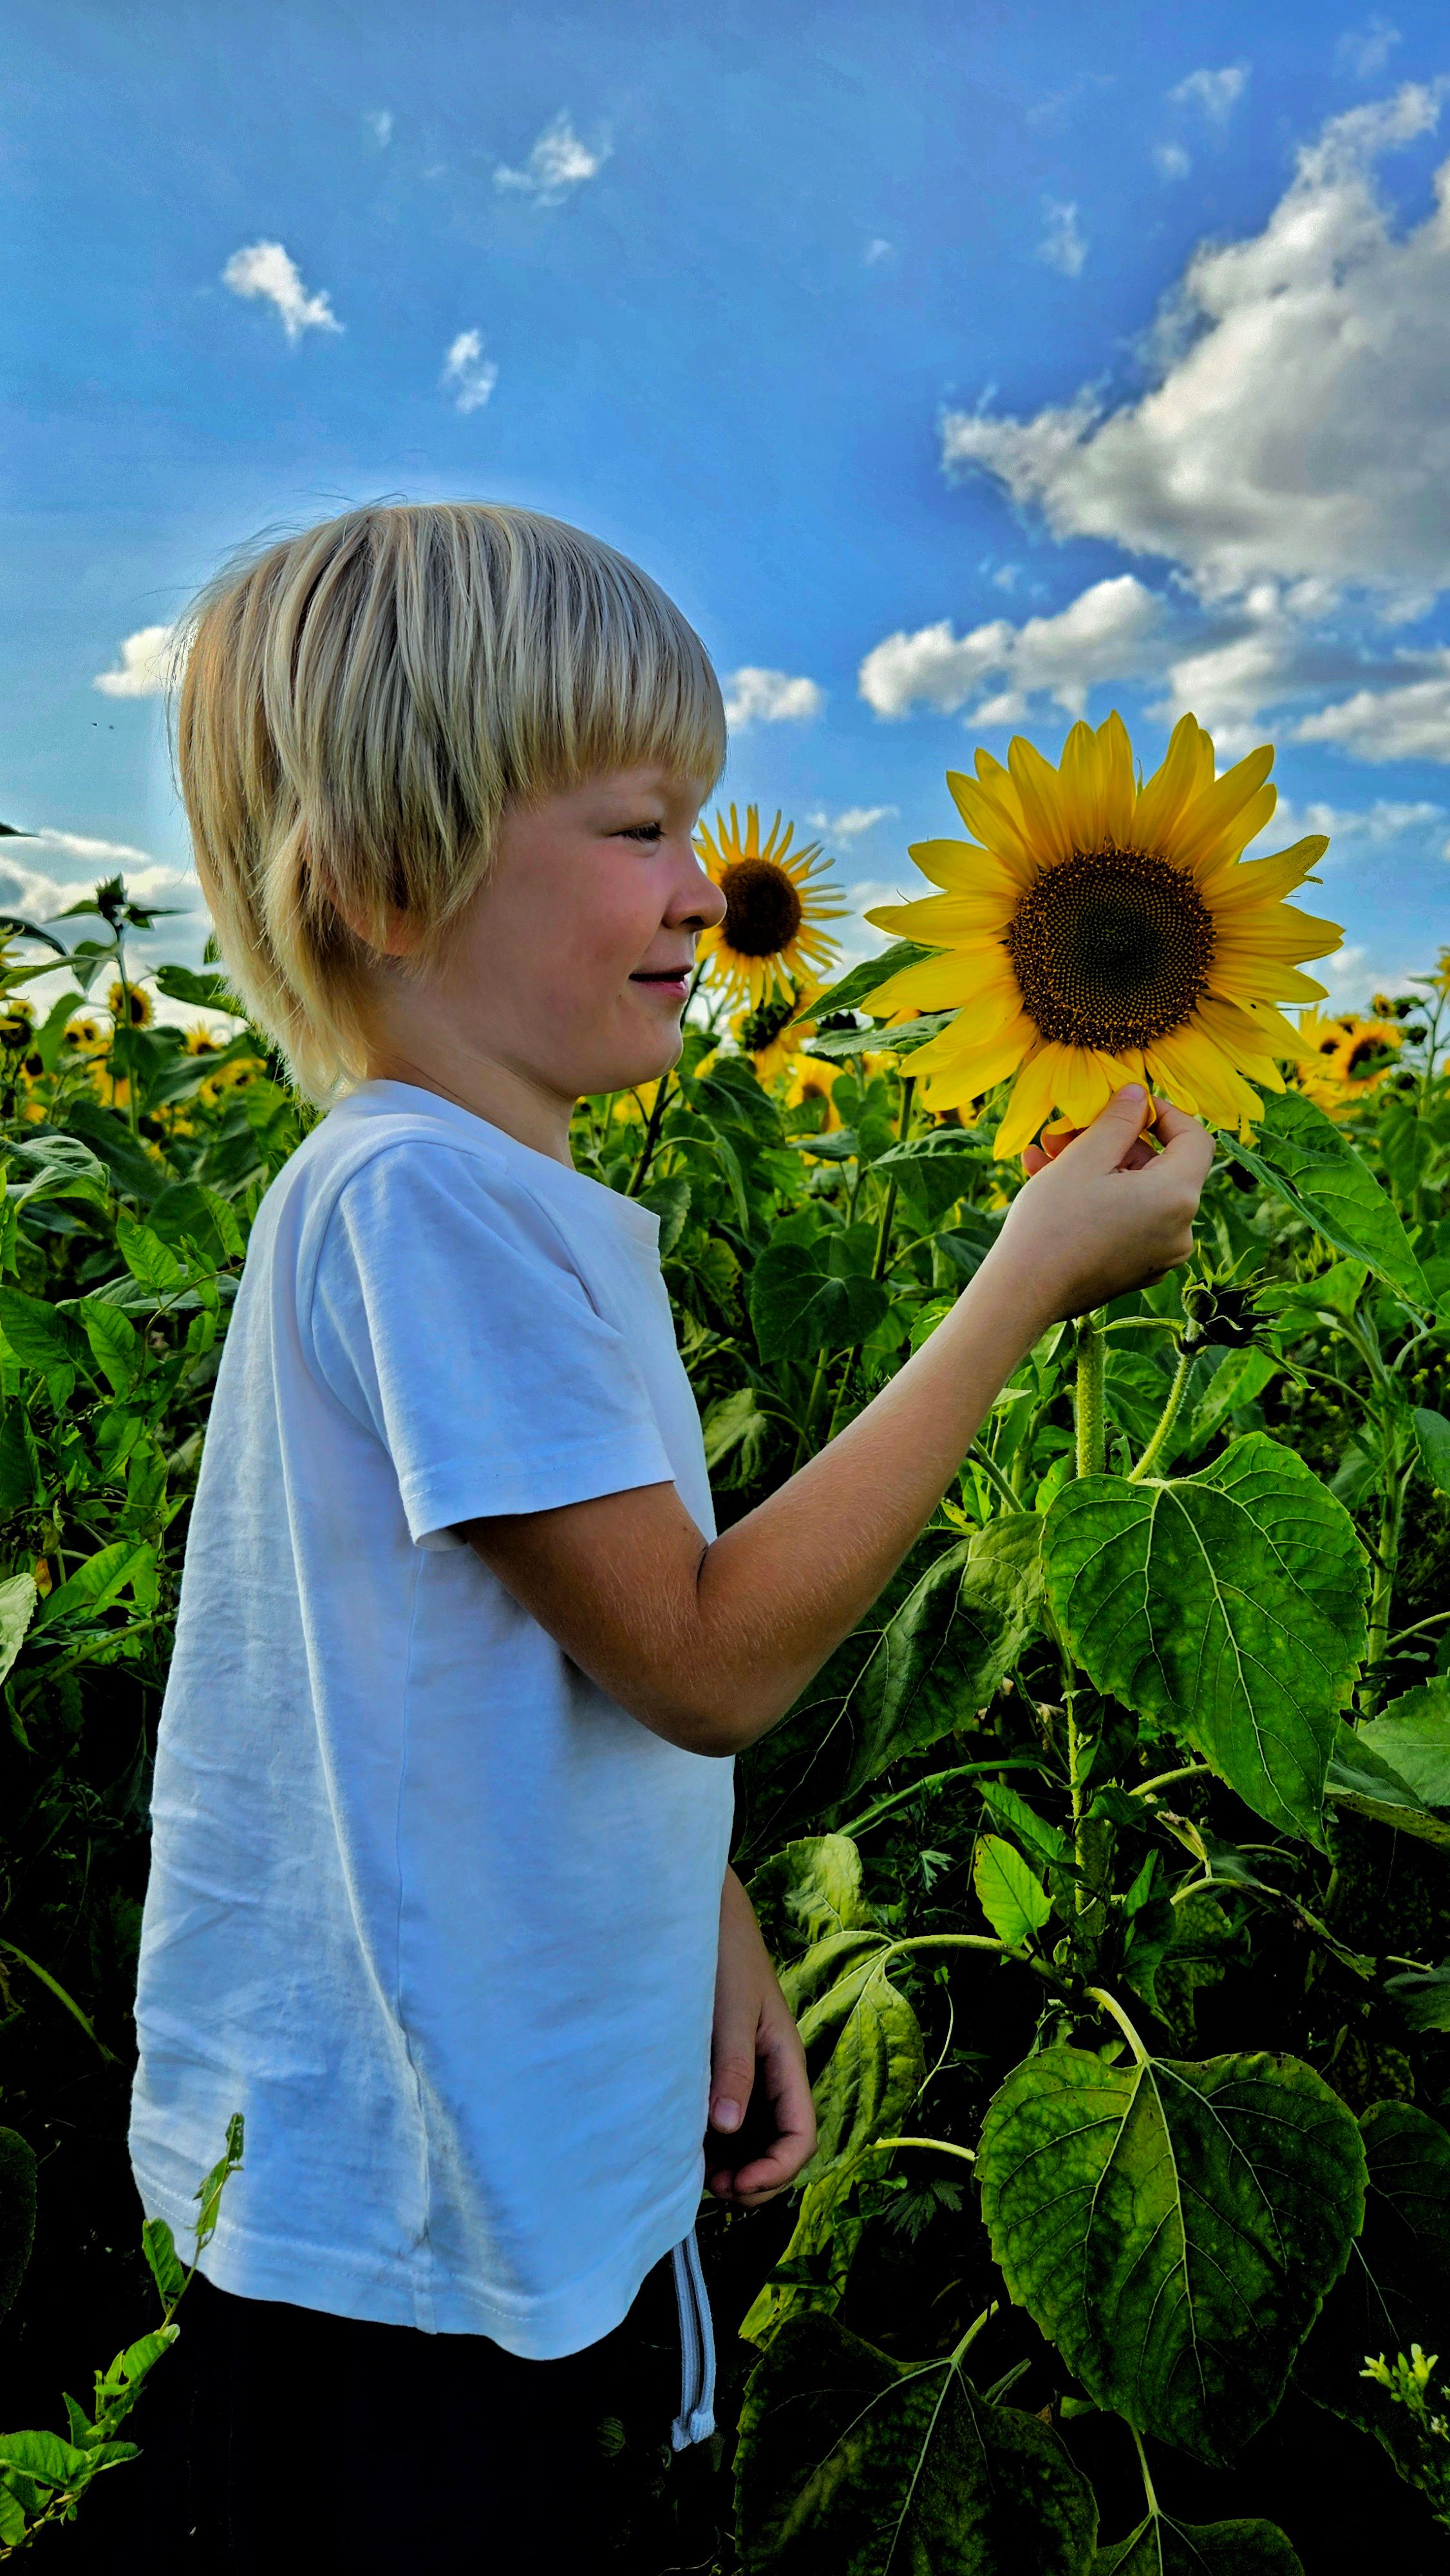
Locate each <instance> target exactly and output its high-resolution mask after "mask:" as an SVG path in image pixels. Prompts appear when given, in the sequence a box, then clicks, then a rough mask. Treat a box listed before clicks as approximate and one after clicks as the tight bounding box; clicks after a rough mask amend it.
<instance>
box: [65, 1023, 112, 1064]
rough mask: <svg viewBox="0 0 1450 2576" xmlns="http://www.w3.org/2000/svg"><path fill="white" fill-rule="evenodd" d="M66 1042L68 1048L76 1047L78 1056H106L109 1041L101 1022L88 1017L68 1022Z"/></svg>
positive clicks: (66, 1025)
mask: <svg viewBox="0 0 1450 2576" xmlns="http://www.w3.org/2000/svg"><path fill="white" fill-rule="evenodd" d="M65 1042H66V1045H67V1046H68V1047H74V1048H75V1050H76V1053H77V1054H78V1055H104V1054H105V1051H106V1048H107V1046H108V1044H109V1039H108V1038H107V1035H106V1031H105V1030H104V1029H103V1028H102V1026H101V1024H100V1021H99V1020H93V1019H91V1018H90V1017H89V1015H87V1016H84V1017H82V1018H81V1019H78V1020H67V1022H66V1024H65Z"/></svg>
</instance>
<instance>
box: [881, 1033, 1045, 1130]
mask: <svg viewBox="0 0 1450 2576" xmlns="http://www.w3.org/2000/svg"><path fill="white" fill-rule="evenodd" d="M1036 1044H1037V1030H1036V1027H1035V1025H1034V1023H1033V1022H1032V1021H1031V1020H1029V1018H1028V1017H1027V1014H1026V1012H1025V1011H1019V1013H1018V1015H1017V1017H1016V1018H1015V1019H1014V1020H1009V1021H1008V1022H1007V1024H1006V1026H1005V1027H1004V1028H1001V1029H999V1030H998V1031H997V1034H996V1036H995V1037H993V1038H991V1039H990V1040H988V1041H986V1042H985V1043H983V1044H981V1045H978V1046H964V1045H963V1044H962V1042H961V1040H960V1038H959V1037H958V1036H957V1031H956V1024H955V1022H953V1024H952V1026H951V1027H950V1028H949V1029H943V1030H942V1032H941V1034H940V1036H939V1037H934V1038H930V1039H928V1041H927V1043H926V1045H925V1046H924V1047H918V1048H917V1049H916V1051H915V1053H914V1054H913V1055H912V1058H911V1068H910V1069H911V1071H912V1072H913V1073H914V1074H916V1075H918V1076H919V1078H920V1079H921V1081H922V1082H924V1083H925V1084H926V1086H927V1095H928V1098H929V1100H930V1102H931V1104H932V1105H933V1106H934V1107H937V1108H942V1109H955V1108H956V1106H957V1105H958V1103H959V1102H960V1101H963V1100H976V1099H977V1098H979V1096H980V1095H981V1093H982V1092H984V1091H990V1090H991V1089H992V1086H993V1084H994V1083H998V1082H1005V1081H1006V1079H1007V1076H1008V1074H1009V1073H1015V1072H1016V1070H1017V1067H1018V1066H1019V1064H1020V1063H1021V1062H1022V1059H1023V1057H1024V1056H1025V1055H1028V1054H1029V1053H1030V1052H1031V1050H1032V1048H1033V1047H1034V1046H1035V1045H1036ZM952 1086H955V1087H954V1088H952ZM947 1089H950V1090H951V1096H950V1098H947V1097H946V1096H945V1091H946V1090H947Z"/></svg>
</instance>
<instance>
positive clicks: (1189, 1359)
mask: <svg viewBox="0 0 1450 2576" xmlns="http://www.w3.org/2000/svg"><path fill="white" fill-rule="evenodd" d="M1197 1356H1198V1355H1197V1353H1196V1352H1195V1351H1191V1350H1189V1349H1188V1347H1187V1345H1186V1344H1185V1345H1184V1347H1183V1349H1182V1350H1180V1352H1179V1354H1178V1366H1177V1368H1176V1369H1175V1370H1174V1372H1173V1384H1172V1385H1171V1386H1170V1388H1169V1390H1168V1401H1167V1403H1166V1404H1165V1405H1164V1407H1163V1410H1162V1412H1161V1413H1160V1414H1159V1416H1158V1420H1157V1423H1156V1424H1155V1426H1154V1430H1153V1437H1152V1439H1151V1440H1150V1441H1149V1443H1148V1446H1147V1448H1146V1449H1145V1450H1144V1452H1143V1455H1142V1457H1141V1458H1140V1459H1139V1461H1138V1463H1137V1466H1136V1467H1130V1468H1129V1470H1128V1482H1129V1484H1130V1485H1137V1484H1140V1483H1141V1482H1142V1479H1143V1478H1144V1477H1145V1476H1151V1474H1152V1472H1153V1470H1154V1468H1155V1467H1156V1466H1157V1464H1158V1461H1159V1458H1160V1457H1161V1456H1162V1454H1163V1444H1164V1442H1165V1440H1166V1439H1167V1437H1168V1434H1169V1432H1170V1431H1171V1430H1172V1428H1173V1425H1174V1423H1175V1422H1176V1421H1177V1419H1178V1415H1179V1410H1180V1408H1181V1406H1182V1403H1183V1398H1184V1394H1185V1392H1186V1391H1187V1387H1188V1380H1189V1377H1190V1375H1191V1374H1192V1370H1193V1363H1194V1360H1195V1359H1196V1358H1197Z"/></svg>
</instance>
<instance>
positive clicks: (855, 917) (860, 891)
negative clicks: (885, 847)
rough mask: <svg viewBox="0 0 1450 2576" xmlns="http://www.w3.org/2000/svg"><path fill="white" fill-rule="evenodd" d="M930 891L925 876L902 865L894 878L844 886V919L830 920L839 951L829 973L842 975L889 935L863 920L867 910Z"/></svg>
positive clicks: (876, 949) (877, 949)
mask: <svg viewBox="0 0 1450 2576" xmlns="http://www.w3.org/2000/svg"><path fill="white" fill-rule="evenodd" d="M929 892H930V888H929V887H928V886H927V884H926V882H925V880H924V879H923V878H922V877H921V876H920V875H919V873H918V871H917V870H916V869H915V868H914V867H911V866H907V867H906V868H904V869H903V871H902V875H901V878H900V880H899V881H898V882H895V883H892V884H887V883H886V882H885V881H884V880H883V881H880V882H878V881H877V880H875V879H864V880H862V881H861V882H860V883H858V884H856V885H848V886H847V887H846V889H845V900H846V902H847V903H848V904H849V905H850V907H851V910H850V912H849V913H848V914H847V916H846V918H845V920H844V921H833V922H832V924H831V936H832V938H833V939H836V940H839V942H840V946H841V954H840V957H839V959H838V960H837V962H836V964H835V966H834V967H833V968H832V970H831V971H832V973H833V974H834V975H836V976H838V977H839V976H841V975H844V974H845V972H846V970H847V968H848V967H850V966H859V964H860V963H861V960H862V958H863V957H879V956H880V954H881V951H882V949H883V948H885V947H886V946H887V945H888V943H889V941H890V938H891V933H890V931H889V930H878V929H876V927H875V925H874V924H873V923H872V922H869V921H867V920H866V918H865V915H866V914H867V913H868V912H875V911H877V910H878V909H879V908H880V906H881V905H882V904H884V903H910V902H911V901H912V900H913V898H914V897H915V896H917V895H923V894H926V893H929Z"/></svg>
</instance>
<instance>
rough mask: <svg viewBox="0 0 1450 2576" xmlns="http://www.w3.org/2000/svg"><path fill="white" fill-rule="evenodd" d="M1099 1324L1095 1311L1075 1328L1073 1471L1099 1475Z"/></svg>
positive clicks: (1102, 1448) (1102, 1434)
mask: <svg viewBox="0 0 1450 2576" xmlns="http://www.w3.org/2000/svg"><path fill="white" fill-rule="evenodd" d="M1104 1348H1105V1345H1104V1342H1103V1324H1102V1315H1101V1313H1100V1312H1099V1313H1098V1314H1094V1315H1081V1316H1079V1318H1078V1327H1077V1395H1076V1400H1075V1404H1074V1412H1075V1414H1076V1418H1077V1472H1078V1474H1079V1475H1080V1476H1100V1475H1101V1474H1102V1472H1103V1465H1104V1461H1105V1458H1106V1455H1107V1451H1106V1445H1105V1444H1106V1438H1107V1433H1106V1426H1105V1424H1104V1421H1103V1354H1104Z"/></svg>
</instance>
